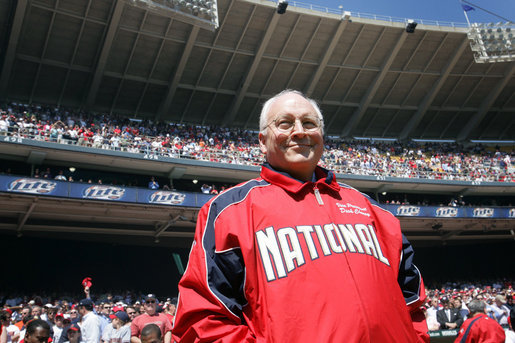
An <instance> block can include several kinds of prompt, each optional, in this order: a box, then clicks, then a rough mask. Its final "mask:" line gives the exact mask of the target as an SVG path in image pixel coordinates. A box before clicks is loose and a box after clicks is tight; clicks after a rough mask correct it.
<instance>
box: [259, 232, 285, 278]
mask: <svg viewBox="0 0 515 343" xmlns="http://www.w3.org/2000/svg"><path fill="white" fill-rule="evenodd" d="M265 230H266V233H264V232H263V231H258V232H256V240H257V243H258V246H259V252H260V253H261V260H262V261H263V267H264V268H265V274H266V279H267V280H268V281H273V280H275V273H274V267H273V266H272V261H271V259H270V254H272V257H273V259H274V265H275V268H276V269H277V274H278V275H279V277H280V278H281V277H285V276H286V270H285V269H284V264H283V260H282V258H281V252H280V251H279V246H278V245H277V239H276V237H275V232H274V228H273V227H272V226H270V227H267V228H266V229H265Z"/></svg>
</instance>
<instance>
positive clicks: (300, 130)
mask: <svg viewBox="0 0 515 343" xmlns="http://www.w3.org/2000/svg"><path fill="white" fill-rule="evenodd" d="M292 133H293V134H305V133H306V129H305V128H304V126H303V125H302V121H300V120H299V119H297V120H295V123H294V124H293V132H292Z"/></svg>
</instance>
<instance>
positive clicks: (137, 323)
mask: <svg viewBox="0 0 515 343" xmlns="http://www.w3.org/2000/svg"><path fill="white" fill-rule="evenodd" d="M157 303H158V300H157V297H156V295H155V294H149V295H147V297H146V298H145V304H144V309H145V313H143V314H141V315H139V316H137V317H136V318H134V320H133V321H132V324H131V343H141V339H140V337H141V331H142V330H143V328H144V327H145V326H146V325H148V324H156V325H157V326H158V327H159V328H160V329H161V336H162V337H163V342H164V343H170V342H171V340H172V324H171V323H170V321H169V320H168V317H167V316H166V315H165V314H164V313H158V312H157Z"/></svg>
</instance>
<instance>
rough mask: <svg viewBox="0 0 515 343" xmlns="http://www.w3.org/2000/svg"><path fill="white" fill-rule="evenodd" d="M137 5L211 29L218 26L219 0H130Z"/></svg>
mask: <svg viewBox="0 0 515 343" xmlns="http://www.w3.org/2000/svg"><path fill="white" fill-rule="evenodd" d="M129 2H130V3H131V4H132V5H134V6H137V7H141V8H144V9H146V10H149V11H152V12H154V13H157V14H160V15H164V16H167V15H168V16H171V17H173V18H177V19H179V20H181V21H184V22H186V23H189V24H192V25H196V26H200V27H202V28H206V29H209V30H213V31H214V30H216V29H217V28H218V5H217V0H209V1H206V0H129Z"/></svg>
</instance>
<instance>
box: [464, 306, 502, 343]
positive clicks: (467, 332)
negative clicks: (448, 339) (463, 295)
mask: <svg viewBox="0 0 515 343" xmlns="http://www.w3.org/2000/svg"><path fill="white" fill-rule="evenodd" d="M485 307H486V306H485V303H484V302H483V301H481V300H477V299H475V300H472V301H471V302H470V303H469V304H468V308H469V311H470V318H469V319H467V320H466V321H465V323H463V325H462V326H461V329H460V332H459V334H458V337H456V340H455V341H454V343H487V342H488V343H504V339H505V334H504V330H503V328H502V327H501V326H500V325H499V324H498V323H497V322H496V321H495V320H494V319H492V318H490V317H488V316H487V315H486V313H485Z"/></svg>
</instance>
